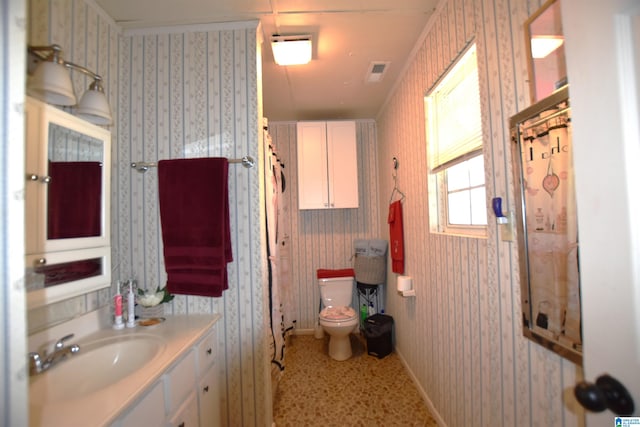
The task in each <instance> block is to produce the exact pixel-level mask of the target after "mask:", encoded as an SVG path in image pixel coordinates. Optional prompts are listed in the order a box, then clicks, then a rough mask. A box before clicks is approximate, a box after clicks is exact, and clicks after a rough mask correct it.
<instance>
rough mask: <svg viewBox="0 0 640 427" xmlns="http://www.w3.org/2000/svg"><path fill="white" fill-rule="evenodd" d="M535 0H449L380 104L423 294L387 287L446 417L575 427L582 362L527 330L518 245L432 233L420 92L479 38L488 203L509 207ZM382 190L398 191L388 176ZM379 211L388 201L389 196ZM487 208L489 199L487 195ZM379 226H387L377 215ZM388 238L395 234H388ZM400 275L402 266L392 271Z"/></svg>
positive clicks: (381, 141)
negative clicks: (513, 136) (534, 339)
mask: <svg viewBox="0 0 640 427" xmlns="http://www.w3.org/2000/svg"><path fill="white" fill-rule="evenodd" d="M542 3H543V2H542V1H537V0H447V1H443V2H441V3H440V5H439V6H438V9H437V11H436V13H435V16H434V18H433V19H432V20H431V21H430V23H429V24H428V25H427V27H426V28H425V31H424V32H423V36H424V39H423V40H422V41H421V42H420V43H419V44H418V45H417V47H416V50H415V56H414V58H413V60H412V61H411V62H410V63H409V64H408V65H407V68H406V70H405V75H404V77H403V78H402V79H401V80H400V81H399V82H398V83H397V85H396V87H395V92H394V94H393V95H392V96H391V97H390V98H389V99H388V100H387V103H386V105H385V107H384V109H383V111H382V112H381V113H380V115H379V117H378V120H377V124H378V148H379V151H378V159H379V170H381V171H384V170H385V169H384V168H385V167H386V165H387V164H388V163H389V161H390V159H391V158H392V157H393V156H397V157H398V159H399V161H400V165H401V166H400V168H399V170H398V183H399V186H400V188H401V189H402V190H403V191H405V193H406V195H407V198H406V200H405V203H404V227H405V229H404V233H405V234H404V235H405V255H406V257H407V259H406V271H405V274H408V275H410V276H412V277H413V278H414V287H415V289H416V293H417V296H416V298H415V299H406V298H402V297H400V296H398V295H397V294H396V293H393V292H390V293H389V294H388V297H387V311H388V312H389V314H391V315H392V316H393V317H394V320H395V328H396V329H395V330H396V340H397V343H396V344H397V350H398V352H399V353H400V354H401V355H402V357H403V358H404V360H405V362H406V364H407V366H408V367H409V369H410V370H411V372H412V374H413V375H414V376H415V379H416V380H417V381H418V383H419V384H420V385H421V387H422V390H423V392H424V393H425V395H426V396H428V399H429V400H430V402H431V403H432V405H433V407H434V409H435V411H436V412H437V413H438V414H439V417H440V419H441V421H443V422H444V423H446V425H448V426H451V427H454V426H463V425H482V426H489V425H492V426H515V425H531V426H576V425H582V423H583V422H584V418H583V413H582V412H581V410H577V409H575V407H576V406H577V405H575V404H574V401H573V398H572V396H571V393H570V387H572V386H573V385H574V384H575V381H576V378H580V376H581V370H580V368H579V367H577V366H575V365H574V364H573V363H571V362H568V361H566V360H564V359H561V358H560V357H559V356H557V355H555V354H554V353H551V352H549V351H547V350H545V349H543V348H542V347H540V346H538V345H535V344H533V343H531V342H530V341H528V340H526V339H525V338H523V336H522V331H521V327H522V326H521V325H522V322H521V313H520V285H519V280H518V274H519V273H518V266H517V264H518V263H517V256H518V254H517V248H516V246H515V244H513V243H509V242H502V241H501V240H500V236H499V235H498V233H497V228H496V226H495V222H493V221H489V229H488V237H487V238H486V239H472V238H464V237H456V236H450V235H440V234H433V233H429V227H428V223H429V211H428V197H427V196H428V194H427V164H426V136H425V134H426V132H425V124H424V118H425V112H424V103H423V99H424V95H425V93H426V92H427V91H428V90H429V88H430V87H431V86H433V84H434V83H435V82H436V81H437V79H438V78H439V77H440V76H441V75H442V74H443V73H444V72H445V71H446V69H447V68H448V67H449V66H450V64H451V63H452V61H453V60H454V59H455V58H456V57H457V55H458V53H460V52H461V51H463V49H464V47H465V46H466V45H467V44H468V43H469V42H470V41H472V40H473V41H475V42H476V43H477V46H478V65H479V71H480V91H481V99H482V111H483V138H484V141H485V152H484V154H485V166H486V182H487V200H490V199H491V198H492V197H495V196H499V197H503V198H505V199H506V201H507V206H508V208H509V209H513V204H514V201H513V194H514V193H513V183H512V179H511V158H510V151H509V147H508V139H509V138H508V119H509V117H510V116H511V115H513V114H514V113H516V112H517V111H519V110H521V109H523V108H525V107H527V106H528V102H529V94H528V87H527V68H526V62H525V52H524V46H525V45H524V34H523V29H522V23H523V22H524V21H525V20H526V18H527V17H528V16H529V15H530V14H531V13H533V12H534V11H535V10H536V9H537V8H538V7H539V6H541V4H542ZM379 176H380V191H381V194H388V193H389V192H390V191H391V188H392V186H393V182H392V180H391V177H390V174H385V173H380V174H379ZM380 202H381V204H380V211H381V212H385V211H386V209H387V202H386V201H385V200H384V199H382V200H381V201H380ZM488 205H489V203H488ZM381 227H382V229H381V234H382V233H384V232H385V231H386V230H385V228H386V225H385V224H381ZM387 236H388V231H387ZM388 282H389V283H394V282H395V277H394V275H390V276H389V277H388Z"/></svg>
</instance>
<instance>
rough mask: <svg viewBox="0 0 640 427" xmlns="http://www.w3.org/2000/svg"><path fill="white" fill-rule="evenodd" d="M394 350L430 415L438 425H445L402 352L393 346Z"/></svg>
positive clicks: (444, 426) (443, 426) (441, 426)
mask: <svg viewBox="0 0 640 427" xmlns="http://www.w3.org/2000/svg"><path fill="white" fill-rule="evenodd" d="M394 351H395V352H396V354H397V355H398V358H399V359H400V361H401V362H402V364H403V365H404V368H405V369H406V370H407V373H408V374H409V377H410V378H411V381H413V384H414V385H415V386H416V388H417V389H418V393H420V395H421V396H422V399H423V400H424V403H426V404H427V408H429V412H431V415H433V418H435V420H436V422H437V423H438V425H439V426H440V427H447V423H445V422H444V420H443V419H442V417H441V416H440V414H439V413H438V411H436V408H435V407H434V406H433V402H432V401H431V399H429V396H428V395H427V393H426V392H425V391H424V389H423V388H422V386H421V385H420V383H419V382H418V378H416V376H415V375H414V374H413V371H412V370H411V368H409V365H407V361H406V360H405V359H404V357H403V356H402V353H400V352H399V351H398V349H397V348H395V349H394Z"/></svg>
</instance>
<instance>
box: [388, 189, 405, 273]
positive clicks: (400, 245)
mask: <svg viewBox="0 0 640 427" xmlns="http://www.w3.org/2000/svg"><path fill="white" fill-rule="evenodd" d="M387 222H388V223H389V241H390V242H391V244H390V247H391V248H390V249H391V250H390V252H391V269H392V270H393V272H394V273H398V274H403V273H404V231H403V227H402V202H401V201H400V200H396V201H395V202H393V203H391V204H390V205H389V216H388V218H387Z"/></svg>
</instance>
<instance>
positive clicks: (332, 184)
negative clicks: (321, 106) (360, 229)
mask: <svg viewBox="0 0 640 427" xmlns="http://www.w3.org/2000/svg"><path fill="white" fill-rule="evenodd" d="M327 166H328V176H329V178H328V179H329V205H330V207H331V208H357V207H358V149H357V143H356V124H355V122H352V121H339V122H327Z"/></svg>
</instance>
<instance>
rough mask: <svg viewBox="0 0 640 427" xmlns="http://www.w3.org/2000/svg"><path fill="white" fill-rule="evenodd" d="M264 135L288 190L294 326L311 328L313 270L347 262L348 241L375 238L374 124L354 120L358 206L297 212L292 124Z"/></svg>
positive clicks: (277, 125) (273, 126) (315, 299)
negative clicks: (275, 154) (282, 165)
mask: <svg viewBox="0 0 640 427" xmlns="http://www.w3.org/2000/svg"><path fill="white" fill-rule="evenodd" d="M269 134H270V135H271V138H272V140H273V143H274V145H275V147H276V149H277V152H278V156H279V157H280V158H281V159H282V161H283V162H284V163H285V169H284V173H285V177H286V182H287V189H288V190H287V191H286V192H285V194H284V196H285V197H288V200H287V201H288V206H290V215H289V221H290V230H291V239H290V240H291V247H290V251H291V252H290V254H291V260H292V265H291V282H292V283H293V289H294V300H295V301H297V304H296V307H295V309H296V310H297V312H296V316H295V319H296V320H297V322H296V327H297V328H298V329H313V328H314V327H315V324H316V321H317V319H318V312H319V310H318V305H319V298H320V294H319V290H318V286H317V282H316V270H317V269H319V268H334V269H339V268H347V267H351V266H353V261H352V259H351V257H352V255H353V241H354V240H355V239H372V238H376V237H377V234H376V233H377V230H378V229H379V221H380V215H379V212H378V206H379V204H380V202H379V199H380V198H381V197H382V198H384V196H381V194H380V191H378V180H379V172H378V170H377V163H378V161H377V158H378V157H377V145H376V125H375V122H374V121H373V120H357V121H356V139H357V149H358V184H359V186H360V187H359V198H360V200H359V208H358V209H335V210H331V209H329V210H302V211H301V210H298V185H297V184H298V182H297V181H298V180H297V174H298V170H297V165H296V159H297V156H298V154H297V150H296V139H297V135H296V124H295V122H270V123H269ZM389 165H391V162H389ZM389 165H388V166H389ZM383 173H384V172H383ZM389 173H390V172H389ZM385 218H386V217H385Z"/></svg>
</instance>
